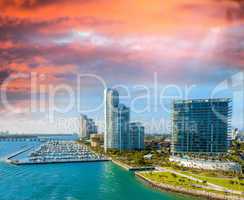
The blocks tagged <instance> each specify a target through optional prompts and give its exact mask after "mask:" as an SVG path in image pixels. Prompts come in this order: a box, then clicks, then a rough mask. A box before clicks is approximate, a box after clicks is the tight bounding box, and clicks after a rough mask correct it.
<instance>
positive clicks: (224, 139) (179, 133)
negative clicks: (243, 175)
mask: <svg viewBox="0 0 244 200" xmlns="http://www.w3.org/2000/svg"><path fill="white" fill-rule="evenodd" d="M230 103H231V100H230V99H197V100H176V101H174V102H173V113H172V124H173V127H172V145H171V151H172V153H173V154H175V153H176V154H178V153H203V154H206V153H207V154H216V153H225V152H227V150H228V134H229V128H230V119H231V107H230Z"/></svg>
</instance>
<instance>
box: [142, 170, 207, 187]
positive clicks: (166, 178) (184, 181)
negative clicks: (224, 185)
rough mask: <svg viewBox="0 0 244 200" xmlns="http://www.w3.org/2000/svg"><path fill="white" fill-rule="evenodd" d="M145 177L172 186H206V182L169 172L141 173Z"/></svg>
mask: <svg viewBox="0 0 244 200" xmlns="http://www.w3.org/2000/svg"><path fill="white" fill-rule="evenodd" d="M142 174H143V175H144V176H145V177H147V178H149V179H150V180H152V181H154V182H157V183H165V184H170V185H174V186H181V187H182V186H183V187H184V188H188V189H196V187H195V186H194V185H201V186H206V184H203V183H200V182H197V181H192V180H190V179H188V178H185V177H182V176H178V175H175V174H172V173H170V172H145V173H142Z"/></svg>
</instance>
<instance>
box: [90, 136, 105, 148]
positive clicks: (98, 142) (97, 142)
mask: <svg viewBox="0 0 244 200" xmlns="http://www.w3.org/2000/svg"><path fill="white" fill-rule="evenodd" d="M90 139H91V147H100V146H102V145H103V142H104V138H103V134H91V135H90Z"/></svg>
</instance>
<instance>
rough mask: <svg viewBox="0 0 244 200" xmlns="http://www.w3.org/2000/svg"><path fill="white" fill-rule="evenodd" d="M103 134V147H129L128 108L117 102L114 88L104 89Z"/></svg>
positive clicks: (117, 96) (117, 94)
mask: <svg viewBox="0 0 244 200" xmlns="http://www.w3.org/2000/svg"><path fill="white" fill-rule="evenodd" d="M104 96H105V135H104V148H105V151H106V150H107V149H118V150H126V149H129V148H130V147H129V122H130V110H129V108H128V107H126V106H125V105H123V104H119V93H118V91H117V90H114V89H106V90H105V94H104Z"/></svg>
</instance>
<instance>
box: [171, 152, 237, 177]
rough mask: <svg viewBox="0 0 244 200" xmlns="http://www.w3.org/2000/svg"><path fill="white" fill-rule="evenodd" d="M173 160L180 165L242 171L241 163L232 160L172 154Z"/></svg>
mask: <svg viewBox="0 0 244 200" xmlns="http://www.w3.org/2000/svg"><path fill="white" fill-rule="evenodd" d="M169 160H170V161H171V162H175V163H177V164H178V165H180V166H183V167H188V168H196V169H203V170H215V171H216V170H221V171H233V172H238V173H240V172H241V170H242V169H241V165H239V164H238V163H235V162H230V161H220V160H204V159H193V158H181V157H178V156H171V157H170V158H169Z"/></svg>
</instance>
